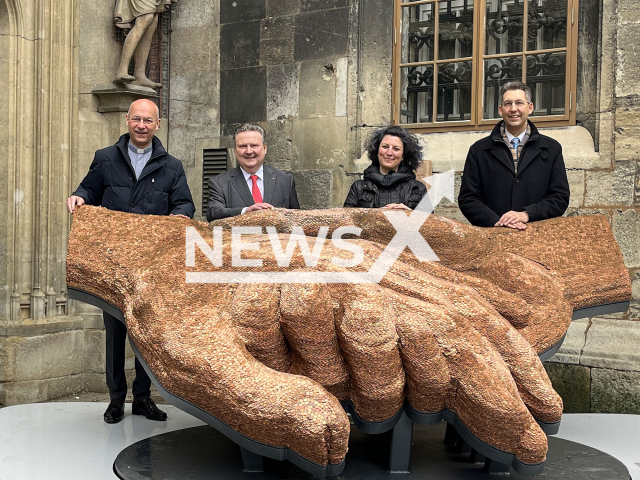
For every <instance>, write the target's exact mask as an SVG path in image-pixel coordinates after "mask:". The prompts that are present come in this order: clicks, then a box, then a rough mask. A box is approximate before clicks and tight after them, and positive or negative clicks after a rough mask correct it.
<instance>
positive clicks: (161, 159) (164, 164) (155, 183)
mask: <svg viewBox="0 0 640 480" xmlns="http://www.w3.org/2000/svg"><path fill="white" fill-rule="evenodd" d="M159 116H160V115H159V112H158V107H157V106H156V104H155V103H153V102H151V101H150V100H137V101H135V102H133V103H132V104H131V106H130V107H129V113H128V114H127V117H126V118H127V127H128V128H129V133H128V134H125V135H122V136H121V137H120V140H118V143H116V144H115V145H113V146H111V147H107V148H103V149H102V150H98V151H97V152H96V154H95V157H94V159H93V162H92V163H91V167H90V168H89V173H88V174H87V176H86V177H85V178H84V180H82V183H80V186H79V187H78V189H77V190H76V191H75V192H73V194H72V195H71V196H70V197H69V199H68V200H67V209H68V210H69V213H73V212H74V211H75V209H76V208H77V207H80V206H82V205H83V204H85V203H86V204H87V205H101V206H103V207H105V208H109V209H111V210H117V211H120V212H130V213H139V214H147V215H172V216H178V217H183V218H191V217H193V214H194V212H195V206H194V204H193V200H192V198H191V192H190V191H189V186H188V185H187V179H186V176H185V173H184V168H183V167H182V163H181V162H180V160H178V159H176V158H174V157H172V156H171V155H169V154H168V153H167V152H166V151H165V149H164V147H163V146H162V143H161V142H160V140H158V139H157V138H156V137H155V132H156V131H157V130H158V128H159V127H160V119H159V118H158V117H159ZM103 317H104V326H105V330H106V337H107V348H106V357H107V358H106V360H107V361H106V374H107V386H108V387H109V396H110V398H111V402H110V403H109V407H108V408H107V410H106V411H105V413H104V421H105V422H107V423H118V422H119V421H120V420H122V418H123V416H124V401H125V398H126V396H127V380H126V377H125V372H124V362H125V358H124V357H125V340H126V335H127V330H126V327H125V326H124V325H123V324H122V323H121V322H120V321H119V320H118V319H116V318H115V317H113V316H111V315H109V314H108V313H107V312H103ZM135 369H136V378H135V380H134V382H133V414H134V415H144V416H145V417H146V418H148V419H150V420H160V421H162V420H166V418H167V415H166V414H165V413H164V412H163V411H162V410H160V409H159V408H158V407H157V406H156V405H155V403H154V402H153V400H151V398H150V395H151V391H150V388H151V380H150V379H149V376H148V375H147V373H146V372H145V371H144V369H143V367H142V365H141V364H140V362H138V359H136V360H135Z"/></svg>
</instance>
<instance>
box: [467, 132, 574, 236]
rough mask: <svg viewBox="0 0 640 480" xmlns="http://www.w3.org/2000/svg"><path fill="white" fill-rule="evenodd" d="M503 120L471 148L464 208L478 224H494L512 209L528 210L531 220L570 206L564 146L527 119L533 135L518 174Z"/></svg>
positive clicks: (559, 211)
mask: <svg viewBox="0 0 640 480" xmlns="http://www.w3.org/2000/svg"><path fill="white" fill-rule="evenodd" d="M501 124H502V122H500V123H498V124H497V125H496V127H495V128H494V129H493V131H492V132H491V135H489V136H488V137H485V138H483V139H481V140H479V141H477V142H476V143H474V144H473V145H472V146H471V148H470V149H469V154H468V155H467V160H466V162H465V164H464V173H463V175H462V186H461V187H460V195H459V196H458V205H459V206H460V210H461V211H462V213H463V214H464V216H465V217H466V218H467V220H469V222H471V224H472V225H475V226H477V227H493V226H494V225H495V224H496V223H497V222H498V220H500V217H501V216H502V215H503V214H504V213H506V212H508V211H510V210H514V211H516V212H522V211H525V210H526V212H527V213H528V214H529V221H531V222H535V221H537V220H545V219H547V218H553V217H559V216H560V215H562V214H563V213H564V212H565V210H566V209H567V206H568V205H569V181H568V180H567V172H566V170H565V167H564V159H563V158H562V147H561V146H560V144H559V143H558V142H557V141H555V140H554V139H552V138H549V137H547V136H545V135H541V134H540V133H539V132H538V129H537V128H536V127H535V126H534V125H533V123H531V122H529V125H530V126H531V136H530V137H529V140H528V141H527V143H525V145H524V147H523V148H522V153H521V154H520V155H521V158H520V161H519V162H518V163H519V166H518V174H517V175H516V173H515V169H514V167H513V157H512V156H511V151H510V150H509V147H507V145H506V144H505V143H504V140H503V139H502V135H501V134H500V125H501Z"/></svg>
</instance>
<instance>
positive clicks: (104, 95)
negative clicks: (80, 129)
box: [91, 83, 158, 113]
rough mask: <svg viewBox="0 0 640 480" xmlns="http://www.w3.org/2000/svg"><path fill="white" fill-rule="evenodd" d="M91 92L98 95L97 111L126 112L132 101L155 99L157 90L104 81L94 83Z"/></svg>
mask: <svg viewBox="0 0 640 480" xmlns="http://www.w3.org/2000/svg"><path fill="white" fill-rule="evenodd" d="M91 93H92V94H94V95H95V96H96V97H98V102H99V103H98V112H100V113H108V112H124V113H126V112H128V111H129V106H130V105H131V103H132V102H134V101H136V100H139V99H141V98H148V99H156V98H158V92H156V91H155V90H154V89H152V88H149V87H141V86H138V85H115V84H113V83H105V84H100V85H95V86H94V87H93V88H92V89H91Z"/></svg>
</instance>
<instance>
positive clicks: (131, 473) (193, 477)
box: [113, 422, 631, 480]
mask: <svg viewBox="0 0 640 480" xmlns="http://www.w3.org/2000/svg"><path fill="white" fill-rule="evenodd" d="M446 425H447V424H446V423H444V422H443V423H440V424H438V425H434V426H428V427H426V426H415V428H414V433H413V443H412V446H411V457H412V461H411V472H409V473H394V472H389V470H388V464H389V460H388V459H389V451H390V445H391V443H392V442H393V439H392V434H391V432H388V433H385V434H379V435H367V434H365V433H362V432H360V431H358V430H357V429H355V428H353V429H352V432H351V438H350V441H349V453H348V454H347V458H346V467H345V469H344V471H343V472H342V473H341V474H340V476H339V478H340V479H341V480H343V479H344V480H349V479H358V480H360V479H367V480H382V479H385V480H387V479H393V480H468V479H473V480H489V479H492V480H495V479H496V475H505V474H507V473H508V472H506V471H505V469H504V468H502V467H504V466H503V465H497V466H496V465H493V464H492V462H491V461H486V460H485V459H484V458H482V456H480V455H478V454H477V452H474V451H473V450H472V449H471V448H468V445H466V444H465V443H464V442H459V441H454V442H453V443H451V442H449V444H448V445H445V442H443V439H444V438H445V430H446ZM478 462H479V463H478ZM246 465H247V463H246V459H245V466H246ZM252 465H253V467H254V468H253V470H252V471H249V470H251V469H245V470H243V455H242V453H241V450H240V448H238V446H237V445H236V444H235V443H233V442H232V441H231V440H229V439H228V438H226V437H225V436H224V435H222V434H221V433H219V432H218V431H216V430H215V429H213V428H211V427H194V428H187V429H184V430H178V431H175V432H170V433H165V434H163V435H158V436H155V437H151V438H148V439H146V440H142V441H140V442H138V443H135V444H133V445H131V446H129V447H127V448H126V449H125V450H123V451H122V452H121V453H120V454H119V455H118V458H116V461H115V463H114V466H113V469H114V472H115V473H116V475H117V476H118V478H121V479H127V480H143V479H144V480H147V479H148V480H155V479H158V480H160V479H161V480H167V479H179V480H205V479H207V480H211V479H219V480H231V479H234V480H235V479H245V480H299V479H307V478H313V477H312V475H311V474H309V473H307V472H305V471H303V470H301V469H299V468H298V467H296V466H295V465H293V464H291V463H290V462H279V461H277V460H272V459H267V458H265V459H264V463H263V464H260V463H257V464H256V463H253V464H252ZM256 470H257V471H256ZM260 470H263V471H260ZM509 478H512V479H516V480H520V479H525V478H529V479H530V478H531V477H525V476H522V475H520V474H518V473H516V472H515V471H514V470H510V477H509ZM538 478H545V479H558V480H584V479H586V478H589V479H592V480H597V479H602V480H630V478H631V477H630V475H629V471H628V470H627V468H626V467H625V466H624V465H623V464H622V463H620V462H619V461H618V460H616V459H615V458H613V457H611V456H610V455H607V454H606V453H603V452H600V451H598V450H595V449H593V448H590V447H586V446H584V445H580V444H578V443H574V442H570V441H568V440H561V439H558V438H549V453H548V454H547V461H546V462H545V468H544V472H543V473H542V474H541V475H540V476H539V477H538Z"/></svg>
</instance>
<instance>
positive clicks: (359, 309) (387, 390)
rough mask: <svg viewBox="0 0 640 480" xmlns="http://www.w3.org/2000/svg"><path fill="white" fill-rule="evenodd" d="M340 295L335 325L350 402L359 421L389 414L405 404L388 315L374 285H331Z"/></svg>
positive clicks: (385, 417) (382, 295)
mask: <svg viewBox="0 0 640 480" xmlns="http://www.w3.org/2000/svg"><path fill="white" fill-rule="evenodd" d="M331 291H332V292H333V295H335V297H336V298H340V299H341V304H342V309H341V310H339V311H338V312H337V313H336V328H337V332H338V337H339V339H340V346H341V348H342V352H343V354H344V357H345V359H346V361H347V364H348V366H349V373H350V374H351V395H350V396H351V400H352V402H353V405H354V407H355V410H356V413H357V414H358V416H360V417H361V418H362V419H364V420H367V421H370V422H376V421H384V420H388V419H390V418H391V417H393V416H394V415H395V414H396V413H398V411H399V410H400V408H402V404H403V402H404V384H405V376H404V371H403V368H402V360H401V359H400V353H399V352H398V345H397V342H398V335H397V333H396V328H395V322H394V318H393V313H392V311H391V310H390V309H389V304H388V303H387V301H386V292H385V290H384V289H381V288H380V287H378V286H377V285H367V286H362V285H344V284H342V285H332V288H331Z"/></svg>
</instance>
